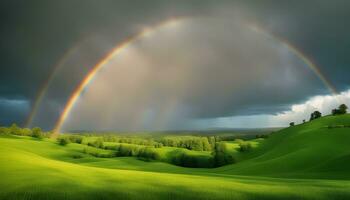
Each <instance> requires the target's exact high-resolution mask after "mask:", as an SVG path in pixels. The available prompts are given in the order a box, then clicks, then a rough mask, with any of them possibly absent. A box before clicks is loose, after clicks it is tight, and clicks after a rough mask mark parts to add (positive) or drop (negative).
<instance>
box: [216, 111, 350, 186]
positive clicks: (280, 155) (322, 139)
mask: <svg viewBox="0 0 350 200" xmlns="http://www.w3.org/2000/svg"><path fill="white" fill-rule="evenodd" d="M244 159H246V160H244V161H242V162H240V163H238V164H236V165H231V166H226V167H223V168H222V169H219V170H218V172H219V171H220V172H223V173H229V174H242V175H243V174H244V175H260V176H274V177H293V178H296V177H297V178H330V179H350V170H349V169H350V115H342V116H327V117H323V118H320V119H317V120H314V121H312V122H308V123H305V124H301V125H297V126H294V127H290V128H287V129H284V130H281V131H279V132H276V133H274V134H272V135H271V137H270V138H269V139H267V140H265V141H264V142H263V143H262V144H261V146H260V148H258V149H256V150H255V151H254V152H251V153H249V154H248V155H245V158H244Z"/></svg>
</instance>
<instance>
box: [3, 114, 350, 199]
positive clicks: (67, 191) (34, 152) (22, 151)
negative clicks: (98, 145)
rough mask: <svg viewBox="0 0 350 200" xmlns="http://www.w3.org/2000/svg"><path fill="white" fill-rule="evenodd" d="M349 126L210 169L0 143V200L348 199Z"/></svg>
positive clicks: (290, 138)
mask: <svg viewBox="0 0 350 200" xmlns="http://www.w3.org/2000/svg"><path fill="white" fill-rule="evenodd" d="M349 125H350V115H343V116H336V117H334V116H327V117H324V118H321V119H317V120H314V121H312V122H309V123H305V124H302V125H298V126H294V127H290V128H287V129H284V130H281V131H278V132H276V133H274V134H272V135H271V136H270V137H269V138H268V139H266V140H263V141H261V142H260V143H259V144H258V145H257V147H255V148H254V149H253V150H252V151H251V152H245V153H237V158H238V161H239V162H238V163H236V164H233V165H228V166H224V167H220V168H215V169H194V168H183V167H178V166H174V165H171V164H168V163H164V162H144V161H141V160H138V159H136V158H133V157H123V158H96V157H93V156H91V155H88V154H84V153H83V152H82V149H83V148H85V147H84V146H85V145H80V144H73V143H72V144H68V145H67V146H60V145H58V144H57V143H56V141H53V140H50V139H44V140H38V139H33V138H30V137H19V136H1V137H0V173H1V174H0V175H1V176H0V188H1V190H0V199H36V200H37V199H349V198H350V180H349V179H350V170H349V169H350V168H349V167H350V146H349V142H350V128H347V127H348V126H349ZM232 146H233V148H234V145H232ZM91 148H92V147H91ZM92 150H96V151H101V153H108V152H105V151H107V150H102V149H92Z"/></svg>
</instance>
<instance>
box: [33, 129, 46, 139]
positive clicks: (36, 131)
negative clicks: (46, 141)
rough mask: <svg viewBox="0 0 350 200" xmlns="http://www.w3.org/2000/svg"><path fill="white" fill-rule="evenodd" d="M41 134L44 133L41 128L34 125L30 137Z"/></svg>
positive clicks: (38, 136) (37, 136)
mask: <svg viewBox="0 0 350 200" xmlns="http://www.w3.org/2000/svg"><path fill="white" fill-rule="evenodd" d="M43 136H44V134H43V132H42V131H41V128H39V127H35V128H33V129H32V137H35V138H43Z"/></svg>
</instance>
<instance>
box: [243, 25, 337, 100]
mask: <svg viewBox="0 0 350 200" xmlns="http://www.w3.org/2000/svg"><path fill="white" fill-rule="evenodd" d="M248 27H249V28H250V29H251V30H253V31H255V32H257V33H260V34H263V35H264V36H265V37H267V38H271V39H273V40H277V41H279V42H280V43H282V44H284V45H285V46H286V47H287V48H288V50H289V51H290V52H292V53H293V54H294V55H295V56H297V57H298V58H299V59H301V60H302V61H303V62H304V63H305V65H306V66H308V67H309V68H310V69H311V70H312V71H313V72H314V73H315V74H316V75H317V76H318V78H319V79H320V80H321V81H322V82H323V84H324V85H325V86H326V87H327V89H328V90H329V92H330V93H331V94H333V95H337V94H339V92H338V91H337V89H336V88H335V86H334V85H333V84H332V83H331V82H330V81H329V80H328V79H327V78H326V76H325V75H324V74H323V73H322V71H321V70H320V68H319V67H318V66H317V65H316V64H315V62H313V61H312V60H311V59H310V58H309V57H308V56H306V55H305V54H304V53H303V52H302V51H301V50H300V49H297V48H296V47H295V46H293V45H292V44H291V43H290V42H288V41H287V40H285V39H283V38H281V37H278V36H276V35H275V34H273V33H271V32H268V31H266V30H265V29H263V28H261V27H260V26H258V25H256V24H249V25H248Z"/></svg>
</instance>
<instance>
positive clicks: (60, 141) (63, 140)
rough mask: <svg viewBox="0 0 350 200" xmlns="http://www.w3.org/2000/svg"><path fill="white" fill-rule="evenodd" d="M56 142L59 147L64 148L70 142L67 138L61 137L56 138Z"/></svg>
mask: <svg viewBox="0 0 350 200" xmlns="http://www.w3.org/2000/svg"><path fill="white" fill-rule="evenodd" d="M57 142H58V144H59V145H62V146H66V145H67V144H69V143H70V142H71V141H70V140H69V138H68V137H67V136H61V137H58V138H57Z"/></svg>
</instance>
